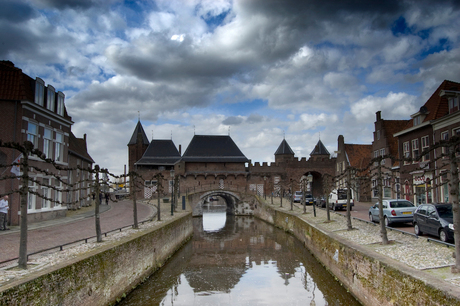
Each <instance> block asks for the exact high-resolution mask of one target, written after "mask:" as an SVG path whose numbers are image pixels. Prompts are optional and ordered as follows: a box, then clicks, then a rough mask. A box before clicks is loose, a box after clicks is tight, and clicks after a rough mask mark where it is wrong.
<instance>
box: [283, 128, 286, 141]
mask: <svg viewBox="0 0 460 306" xmlns="http://www.w3.org/2000/svg"><path fill="white" fill-rule="evenodd" d="M285 138H286V133H285V132H284V130H283V140H285Z"/></svg>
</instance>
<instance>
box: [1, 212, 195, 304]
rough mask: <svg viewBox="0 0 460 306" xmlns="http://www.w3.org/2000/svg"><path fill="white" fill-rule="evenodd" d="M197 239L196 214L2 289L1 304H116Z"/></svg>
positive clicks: (115, 243) (83, 255)
mask: <svg viewBox="0 0 460 306" xmlns="http://www.w3.org/2000/svg"><path fill="white" fill-rule="evenodd" d="M192 235H193V225H192V214H191V212H188V213H186V214H184V215H183V216H180V217H177V218H174V219H172V220H170V221H168V222H166V223H164V224H162V225H161V226H160V227H156V228H151V229H148V230H146V231H142V232H139V233H135V234H134V235H130V236H127V237H124V238H121V239H120V240H119V241H117V242H113V243H110V244H108V245H105V246H102V247H100V248H97V249H96V250H93V251H89V252H88V253H86V254H80V255H77V257H76V258H73V259H71V260H69V261H65V262H63V263H62V264H58V265H56V266H53V267H50V268H48V269H44V270H41V271H38V272H36V273H31V274H30V275H28V276H26V277H24V278H21V279H20V280H17V281H15V282H12V283H10V284H7V285H5V286H3V287H1V288H0V305H88V306H93V305H111V304H114V303H116V301H117V300H119V299H121V298H122V297H123V296H125V295H126V294H127V293H129V292H130V291H132V290H133V288H135V287H136V286H137V285H138V284H139V283H141V282H142V281H143V280H145V279H146V278H147V277H149V276H150V275H151V274H152V273H153V272H155V271H156V270H157V269H158V268H160V267H161V266H162V265H163V264H164V263H165V262H166V261H167V259H168V258H169V257H171V256H172V255H173V254H174V253H175V252H176V251H177V250H178V249H179V248H180V247H181V246H182V245H183V244H184V243H185V242H186V241H188V240H189V239H190V238H191V237H192Z"/></svg>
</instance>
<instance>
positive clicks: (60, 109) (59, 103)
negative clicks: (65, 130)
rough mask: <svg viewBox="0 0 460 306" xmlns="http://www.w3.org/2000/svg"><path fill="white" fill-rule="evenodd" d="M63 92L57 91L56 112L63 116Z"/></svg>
mask: <svg viewBox="0 0 460 306" xmlns="http://www.w3.org/2000/svg"><path fill="white" fill-rule="evenodd" d="M64 98H65V96H64V94H63V93H62V92H61V91H60V92H58V98H57V113H58V115H60V116H64Z"/></svg>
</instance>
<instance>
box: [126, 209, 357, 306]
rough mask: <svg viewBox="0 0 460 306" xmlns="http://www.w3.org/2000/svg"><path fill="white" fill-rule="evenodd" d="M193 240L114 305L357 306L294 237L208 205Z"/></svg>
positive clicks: (197, 221) (352, 298) (251, 219)
mask: <svg viewBox="0 0 460 306" xmlns="http://www.w3.org/2000/svg"><path fill="white" fill-rule="evenodd" d="M193 221H194V223H193V224H194V236H193V239H192V240H191V241H189V242H188V243H187V244H185V245H184V246H183V247H182V248H181V249H180V250H179V251H178V252H177V253H176V254H175V255H174V256H173V257H172V258H171V259H170V260H169V261H168V262H167V264H166V265H165V266H163V267H162V268H161V269H160V270H158V271H157V272H156V273H155V274H154V275H152V276H151V277H150V278H149V279H148V280H147V281H146V282H144V283H143V284H142V285H140V286H139V287H137V288H136V290H134V291H133V292H132V293H131V294H129V295H128V296H127V297H126V298H125V299H124V300H122V301H121V303H119V304H118V305H122V306H127V305H136V306H138V305H176V306H179V305H317V306H319V305H360V303H359V302H357V301H356V300H355V299H354V297H353V296H352V295H351V294H350V293H348V292H347V290H346V289H345V288H343V287H342V286H341V285H340V284H339V283H338V282H337V281H335V280H334V277H333V276H331V275H330V274H329V273H328V272H327V271H326V270H325V269H324V267H323V266H322V265H321V264H320V263H319V262H318V261H317V260H316V259H315V258H314V257H313V256H312V255H311V254H310V253H309V252H308V250H306V249H305V248H304V247H303V245H302V244H301V243H300V242H299V241H297V240H296V239H295V238H294V237H293V236H291V235H289V234H287V233H285V232H284V231H282V230H280V229H277V228H275V227H273V226H271V225H270V224H267V223H265V222H263V221H260V220H258V219H255V218H253V217H233V216H226V214H225V206H224V205H210V206H208V207H207V208H206V209H204V213H203V218H194V219H193Z"/></svg>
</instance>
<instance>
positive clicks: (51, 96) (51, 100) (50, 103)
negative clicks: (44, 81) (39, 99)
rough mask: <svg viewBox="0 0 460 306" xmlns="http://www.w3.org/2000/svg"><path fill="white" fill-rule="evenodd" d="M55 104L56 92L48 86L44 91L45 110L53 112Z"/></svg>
mask: <svg viewBox="0 0 460 306" xmlns="http://www.w3.org/2000/svg"><path fill="white" fill-rule="evenodd" d="M55 103H56V90H55V89H54V87H53V86H51V85H48V88H47V90H46V108H47V109H49V110H50V111H52V112H54V108H55Z"/></svg>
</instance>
